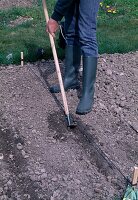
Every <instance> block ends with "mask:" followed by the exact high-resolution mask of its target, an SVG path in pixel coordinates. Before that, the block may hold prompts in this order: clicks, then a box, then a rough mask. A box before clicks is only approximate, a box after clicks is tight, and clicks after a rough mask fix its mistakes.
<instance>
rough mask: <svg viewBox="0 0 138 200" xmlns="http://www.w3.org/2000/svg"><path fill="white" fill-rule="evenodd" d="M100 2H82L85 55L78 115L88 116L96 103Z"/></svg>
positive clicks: (94, 0) (82, 35)
mask: <svg viewBox="0 0 138 200" xmlns="http://www.w3.org/2000/svg"><path fill="white" fill-rule="evenodd" d="M99 3H100V0H85V3H84V0H80V7H79V12H80V14H79V36H80V44H81V50H82V54H83V80H82V82H83V83H82V86H83V88H82V96H81V99H80V102H79V104H78V107H77V109H76V113H77V114H82V115H83V114H87V113H89V112H90V111H91V109H92V105H93V102H94V84H95V80H96V70H97V57H98V47H97V41H96V25H97V24H96V21H97V13H98V8H99Z"/></svg>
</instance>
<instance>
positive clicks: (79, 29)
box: [46, 0, 101, 115]
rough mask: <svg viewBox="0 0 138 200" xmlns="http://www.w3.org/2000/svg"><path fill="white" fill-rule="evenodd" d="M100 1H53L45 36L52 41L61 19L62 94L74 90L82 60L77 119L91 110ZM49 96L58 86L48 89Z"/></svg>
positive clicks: (57, 89) (77, 83)
mask: <svg viewBox="0 0 138 200" xmlns="http://www.w3.org/2000/svg"><path fill="white" fill-rule="evenodd" d="M100 1H101V0H57V2H56V4H55V7H54V11H53V13H52V16H51V18H50V19H49V21H48V23H47V28H46V30H47V32H48V33H50V34H51V35H52V36H53V37H55V33H56V31H57V30H58V28H59V23H60V22H61V20H62V18H63V17H65V25H64V28H65V36H66V43H67V44H66V49H65V63H64V64H65V72H64V73H65V74H64V79H63V84H64V88H65V91H67V90H68V89H78V88H79V87H80V85H79V81H78V72H79V66H80V61H81V55H82V57H83V77H82V95H81V98H80V101H79V104H78V106H77V109H76V113H77V114H79V115H85V114H87V113H89V112H90V111H91V110H92V106H93V103H94V85H95V81H96V71H97V59H98V46H97V40H96V26H97V13H98V9H99V4H100ZM50 91H51V92H52V93H58V92H60V87H59V85H54V86H52V87H51V88H50Z"/></svg>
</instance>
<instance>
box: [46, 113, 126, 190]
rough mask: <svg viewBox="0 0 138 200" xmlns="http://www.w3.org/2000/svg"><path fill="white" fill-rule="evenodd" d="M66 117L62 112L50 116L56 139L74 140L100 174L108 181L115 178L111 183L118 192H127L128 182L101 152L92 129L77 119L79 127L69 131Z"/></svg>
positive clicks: (50, 127) (61, 140)
mask: <svg viewBox="0 0 138 200" xmlns="http://www.w3.org/2000/svg"><path fill="white" fill-rule="evenodd" d="M64 118H65V117H64V115H62V114H61V112H56V113H53V114H50V115H49V116H48V122H49V129H50V130H51V131H53V132H55V135H54V137H53V138H54V139H56V140H58V141H60V142H65V141H68V140H74V142H76V143H77V144H79V145H80V146H81V147H82V148H83V149H84V152H85V154H87V156H88V158H89V160H90V162H91V164H92V165H95V166H96V167H97V170H98V172H99V173H100V174H102V175H104V176H105V178H106V180H107V181H108V177H109V176H111V177H112V178H115V179H116V181H115V182H114V183H111V184H112V186H113V187H114V188H115V189H116V190H117V191H119V190H122V189H123V190H125V188H126V186H127V184H128V182H127V180H126V179H124V177H123V176H122V174H121V173H120V171H118V169H117V168H116V166H115V165H114V163H112V161H110V160H109V159H108V157H107V156H106V155H105V153H104V152H103V151H102V150H101V148H100V145H99V144H98V139H97V138H96V136H95V134H94V130H93V132H92V131H91V130H92V127H89V126H87V125H85V124H84V123H83V122H82V121H81V120H80V119H79V118H77V119H76V121H77V123H78V126H77V127H76V128H74V129H68V128H67V126H66V123H65V120H64ZM116 177H117V178H116Z"/></svg>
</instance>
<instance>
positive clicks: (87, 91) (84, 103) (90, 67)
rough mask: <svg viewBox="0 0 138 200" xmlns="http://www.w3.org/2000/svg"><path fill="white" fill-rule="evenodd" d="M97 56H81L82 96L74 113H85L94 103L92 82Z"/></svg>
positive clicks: (94, 79)
mask: <svg viewBox="0 0 138 200" xmlns="http://www.w3.org/2000/svg"><path fill="white" fill-rule="evenodd" d="M96 71H97V58H96V57H91V56H86V57H84V58H83V80H82V96H81V98H80V102H79V104H78V107H77V109H76V114H79V115H85V114H87V113H89V112H90V111H91V110H92V105H93V103H94V84H95V81H96Z"/></svg>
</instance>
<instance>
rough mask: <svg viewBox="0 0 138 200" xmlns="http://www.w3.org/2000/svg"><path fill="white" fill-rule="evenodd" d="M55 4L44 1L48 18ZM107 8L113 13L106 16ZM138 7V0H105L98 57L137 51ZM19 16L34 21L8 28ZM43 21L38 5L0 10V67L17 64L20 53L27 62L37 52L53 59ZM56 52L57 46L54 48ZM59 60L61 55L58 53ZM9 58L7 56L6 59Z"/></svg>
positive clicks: (50, 1)
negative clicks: (40, 50) (40, 51)
mask: <svg viewBox="0 0 138 200" xmlns="http://www.w3.org/2000/svg"><path fill="white" fill-rule="evenodd" d="M54 2H55V0H47V5H48V10H49V14H51V13H52V9H53V7H54ZM107 6H112V7H113V8H115V9H116V11H117V12H116V13H108V12H107ZM137 7H138V1H137V0H123V1H122V0H104V1H103V6H102V7H101V9H100V11H99V15H98V28H97V38H98V43H99V53H100V54H102V53H116V52H118V53H125V52H129V51H136V50H137V49H138V42H137V41H138V28H137V27H138V16H137V15H138V12H137V10H136V8H137ZM19 16H22V17H25V16H27V17H31V18H33V20H31V21H28V22H25V23H23V24H20V25H17V26H15V27H10V26H9V23H10V22H11V21H14V20H16V19H17V18H18V17H19ZM45 24H46V23H45V18H44V14H43V8H42V5H41V1H40V0H39V1H38V4H37V5H34V6H33V7H31V8H12V9H9V10H0V47H1V48H0V64H10V63H14V64H19V63H20V52H21V51H23V52H24V57H25V61H26V62H28V61H29V62H34V61H36V60H37V59H38V56H37V50H38V49H39V48H43V49H44V52H45V53H44V58H45V59H48V58H50V57H52V52H51V48H50V44H49V38H48V35H47V34H46V33H45ZM57 48H58V46H57ZM58 54H59V57H62V56H63V51H62V50H61V49H58ZM8 55H9V56H8Z"/></svg>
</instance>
